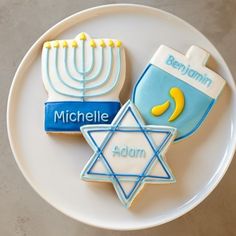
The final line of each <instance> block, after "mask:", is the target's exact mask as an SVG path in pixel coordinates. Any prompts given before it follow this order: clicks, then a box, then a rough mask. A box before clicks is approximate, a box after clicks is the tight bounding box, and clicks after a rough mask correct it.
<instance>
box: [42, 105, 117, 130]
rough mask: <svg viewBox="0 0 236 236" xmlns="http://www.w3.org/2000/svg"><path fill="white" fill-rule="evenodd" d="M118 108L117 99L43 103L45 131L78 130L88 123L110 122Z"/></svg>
mask: <svg viewBox="0 0 236 236" xmlns="http://www.w3.org/2000/svg"><path fill="white" fill-rule="evenodd" d="M119 109H120V102H118V101H102V102H92V101H88V102H87V101H86V102H79V101H58V102H46V103H45V131H47V132H63V133H64V132H80V127H81V126H83V125H88V124H110V123H111V122H112V120H113V118H114V117H115V115H116V114H117V112H118V111H119Z"/></svg>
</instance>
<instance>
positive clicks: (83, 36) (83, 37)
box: [79, 33, 87, 40]
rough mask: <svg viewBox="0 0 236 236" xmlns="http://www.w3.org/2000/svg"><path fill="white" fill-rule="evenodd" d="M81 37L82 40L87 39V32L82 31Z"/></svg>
mask: <svg viewBox="0 0 236 236" xmlns="http://www.w3.org/2000/svg"><path fill="white" fill-rule="evenodd" d="M79 39H80V40H86V39H87V37H86V34H85V33H80V35H79Z"/></svg>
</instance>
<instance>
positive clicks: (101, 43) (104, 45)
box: [99, 39, 106, 48]
mask: <svg viewBox="0 0 236 236" xmlns="http://www.w3.org/2000/svg"><path fill="white" fill-rule="evenodd" d="M99 45H100V46H101V47H102V48H105V47H106V44H105V42H104V40H103V39H101V40H100V43H99Z"/></svg>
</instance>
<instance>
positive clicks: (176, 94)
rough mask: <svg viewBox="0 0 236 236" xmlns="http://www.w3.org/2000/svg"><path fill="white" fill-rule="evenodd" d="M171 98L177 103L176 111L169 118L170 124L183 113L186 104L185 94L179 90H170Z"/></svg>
mask: <svg viewBox="0 0 236 236" xmlns="http://www.w3.org/2000/svg"><path fill="white" fill-rule="evenodd" d="M170 96H171V97H172V98H173V99H174V101H175V110H174V111H173V113H172V115H171V117H170V118H169V120H168V121H169V122H171V121H174V120H175V119H176V118H177V117H178V116H179V115H180V114H181V113H182V112H183V109H184V104H185V99H184V94H183V92H182V91H181V90H180V89H179V88H172V89H171V90H170Z"/></svg>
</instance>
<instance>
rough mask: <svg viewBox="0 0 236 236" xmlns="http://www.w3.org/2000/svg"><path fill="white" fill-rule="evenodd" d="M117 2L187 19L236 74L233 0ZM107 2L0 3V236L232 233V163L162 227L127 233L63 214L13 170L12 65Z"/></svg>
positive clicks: (235, 214) (235, 200)
mask: <svg viewBox="0 0 236 236" xmlns="http://www.w3.org/2000/svg"><path fill="white" fill-rule="evenodd" d="M122 2H123V3H139V4H146V5H150V6H154V7H158V8H160V9H163V10H166V11H169V12H171V13H173V14H175V15H177V16H179V17H181V18H183V19H184V20H186V21H188V22H189V23H190V24H192V25H193V26H195V27H196V28H197V29H198V30H200V31H201V32H202V33H203V34H205V35H206V36H207V37H208V38H209V39H210V41H212V43H213V44H214V45H215V46H216V48H217V49H218V50H219V51H220V53H221V54H222V55H223V57H224V58H225V60H226V62H227V63H228V65H229V68H230V69H231V72H232V73H233V76H234V75H236V67H235V65H234V63H235V60H236V0H156V1H155V0H153V1H150V0H149V1H145V0H142V1H122ZM109 3H121V1H109V0H107V1H102V0H97V1H92V0H57V1H53V0H34V1H30V0H0V154H1V155H0V236H64V235H67V236H78V235H80V236H82V235H88V236H93V235H98V236H99V235H102V236H106V235H114V236H117V235H131V236H132V235H135V236H139V235H155V236H159V235H165V236H169V235H175V236H185V235H187V236H190V235H191V236H203V235H215V236H218V235H220V236H224V235H226V236H231V235H236V187H235V180H236V160H233V162H232V164H231V166H230V168H229V170H228V171H227V173H226V175H225V177H224V178H223V180H222V181H221V182H220V184H219V185H218V187H217V188H216V189H215V190H214V191H213V193H212V194H211V195H210V196H209V197H208V198H207V199H206V200H205V201H204V202H203V203H201V204H200V205H199V206H197V207H196V208H195V209H194V210H192V211H191V212H189V213H188V214H186V215H184V216H182V217H181V218H179V219H177V220H175V221H172V222H170V223H168V224H165V225H162V226H159V227H156V228H152V229H148V230H141V231H132V232H117V231H108V230H102V229H97V228H94V227H90V226H87V225H84V224H82V223H79V222H76V221H74V220H72V219H70V218H68V217H66V216H64V215H63V214H62V213H60V212H58V211H57V210H55V209H54V208H52V207H51V206H50V205H48V204H47V203H46V202H45V201H44V200H42V199H41V198H40V197H39V196H38V195H37V194H36V193H35V192H34V191H33V189H32V188H31V187H30V186H29V184H28V183H27V182H26V180H25V179H24V178H23V176H22V174H21V173H20V171H19V169H18V167H17V166H16V163H15V161H14V158H13V155H12V152H11V149H10V146H9V142H8V138H7V130H6V104H7V97H8V92H9V88H10V85H11V82H12V79H13V76H14V73H15V71H16V69H17V66H18V65H19V63H20V61H21V59H22V58H23V56H24V54H25V53H26V52H27V50H28V49H29V47H30V46H31V45H32V44H33V43H34V42H35V40H36V39H37V38H38V37H39V36H40V35H41V34H42V33H44V32H45V31H46V30H47V29H48V28H50V27H51V26H53V25H54V24H55V23H57V22H58V21H60V20H62V19H63V18H65V17H67V16H69V15H71V14H73V13H76V12H77V11H80V10H82V9H86V8H90V7H93V6H97V5H102V4H109ZM114 213H115V212H114Z"/></svg>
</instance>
